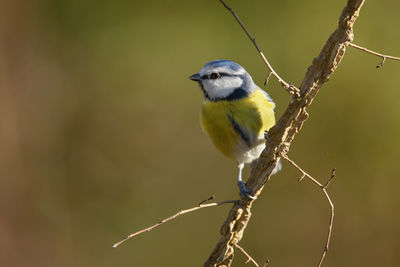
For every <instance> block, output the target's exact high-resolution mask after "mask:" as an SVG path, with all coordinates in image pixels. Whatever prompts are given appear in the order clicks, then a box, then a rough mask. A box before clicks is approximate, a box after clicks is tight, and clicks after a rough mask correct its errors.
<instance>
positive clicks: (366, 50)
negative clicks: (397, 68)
mask: <svg viewBox="0 0 400 267" xmlns="http://www.w3.org/2000/svg"><path fill="white" fill-rule="evenodd" d="M346 45H347V46H351V47H354V48H357V49H359V50H361V51H364V52H366V53H369V54H371V55H374V56H378V57H381V58H382V61H381V62H380V63H379V64H378V65H377V66H376V67H377V68H380V67H382V66H383V64H384V63H385V61H386V59H392V60H399V61H400V57H393V56H388V55H384V54H381V53H378V52H375V51H372V50H369V49H367V48H365V47H362V46H359V45H356V44H353V43H351V42H347V43H346Z"/></svg>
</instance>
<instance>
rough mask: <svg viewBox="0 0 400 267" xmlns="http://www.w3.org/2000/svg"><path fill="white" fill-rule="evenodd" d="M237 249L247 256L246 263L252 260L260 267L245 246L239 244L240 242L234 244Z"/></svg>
mask: <svg viewBox="0 0 400 267" xmlns="http://www.w3.org/2000/svg"><path fill="white" fill-rule="evenodd" d="M234 246H235V247H236V248H237V249H239V250H240V251H241V252H242V253H243V254H244V255H245V256H246V257H247V260H246V262H245V263H249V262H252V263H253V264H254V265H255V266H257V267H259V266H260V265H258V263H257V262H256V261H255V260H254V259H253V258H252V257H251V256H250V255H249V253H247V252H246V250H244V248H242V247H241V246H239V245H238V244H235V245H234Z"/></svg>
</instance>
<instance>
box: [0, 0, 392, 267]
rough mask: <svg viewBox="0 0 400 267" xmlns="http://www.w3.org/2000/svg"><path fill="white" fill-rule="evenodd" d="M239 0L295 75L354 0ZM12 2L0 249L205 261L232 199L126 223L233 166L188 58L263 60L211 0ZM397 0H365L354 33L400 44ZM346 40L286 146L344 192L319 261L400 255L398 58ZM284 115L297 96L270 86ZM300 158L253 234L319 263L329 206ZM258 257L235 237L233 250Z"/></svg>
mask: <svg viewBox="0 0 400 267" xmlns="http://www.w3.org/2000/svg"><path fill="white" fill-rule="evenodd" d="M229 3H230V4H231V5H232V7H234V8H235V9H236V11H237V12H238V13H239V15H240V17H241V18H242V20H243V21H244V22H245V24H246V25H247V27H248V29H249V30H250V31H251V32H252V34H253V35H254V36H255V37H256V38H257V41H258V43H259V44H260V46H261V47H262V49H263V51H264V52H265V54H266V56H267V58H268V59H269V60H270V62H271V63H272V65H273V66H274V67H275V69H276V70H277V71H278V72H279V74H280V75H281V76H282V77H284V78H285V79H286V80H287V81H288V82H290V83H293V84H295V85H299V84H300V82H301V80H302V78H303V76H304V74H305V71H306V68H307V67H308V66H309V64H310V63H311V61H312V59H313V57H315V56H316V55H317V54H318V53H319V51H320V49H321V47H322V46H323V44H324V43H325V41H326V39H327V38H328V36H329V34H330V33H331V32H332V31H333V30H334V29H335V28H336V24H337V20H338V17H339V14H340V12H341V10H342V8H343V7H344V5H345V1H344V0H341V1H316V0H304V1H290V0H279V1H278V0H274V1H239V0H232V1H229ZM1 6H2V8H1V9H0V38H1V39H0V265H1V266H40V267H46V266H60V267H62V266H76V267H78V266H98V267H102V266H119V267H123V266H201V265H202V264H203V262H204V261H205V259H206V258H207V257H208V255H209V253H210V252H211V250H212V248H213V247H214V245H215V243H216V241H217V240H218V238H219V227H220V225H221V223H222V222H223V220H224V219H225V217H226V214H227V212H228V210H229V208H230V207H229V206H222V207H218V208H209V209H205V210H202V211H199V212H196V213H193V214H190V215H185V216H183V217H179V218H178V219H176V220H175V221H173V222H171V223H168V224H165V225H163V226H161V227H159V228H158V229H156V230H154V231H152V232H150V233H146V234H144V235H142V236H139V237H137V238H136V239H134V240H131V241H129V242H127V243H126V244H124V245H122V246H121V247H119V248H117V249H112V248H111V245H112V244H113V243H114V242H116V241H118V240H119V239H121V238H122V237H124V236H125V235H126V234H128V233H130V232H134V231H136V230H139V229H141V228H144V227H145V226H148V225H150V224H152V223H155V222H157V221H158V220H160V219H162V218H164V217H166V216H169V215H171V214H173V213H175V212H176V211H178V210H180V209H183V208H189V207H191V206H193V205H196V204H197V203H198V202H199V201H201V200H203V199H205V198H207V197H209V196H210V195H215V196H216V199H217V200H226V199H235V198H237V197H238V194H237V187H236V173H237V170H236V166H235V164H234V163H233V162H231V161H230V160H229V159H227V158H225V157H223V156H222V155H221V154H219V152H217V151H216V150H215V149H214V147H213V146H212V144H211V142H210V141H209V139H208V137H207V136H206V135H205V134H204V133H203V132H202V131H201V129H200V126H199V123H198V113H199V109H200V105H201V101H202V95H201V92H200V90H199V88H198V86H197V85H196V84H194V83H193V82H191V81H190V80H189V79H188V76H189V75H191V74H193V73H195V72H197V71H198V70H199V69H200V68H201V66H202V65H203V64H204V63H205V62H207V61H210V60H213V59H221V58H225V59H232V60H235V61H237V62H239V63H240V64H242V65H243V66H244V67H245V68H246V69H247V70H248V71H249V72H250V73H252V75H253V78H254V80H255V81H256V82H257V83H258V84H259V85H262V83H263V80H264V78H265V76H266V73H267V72H266V68H265V66H264V65H263V63H262V61H261V59H260V58H259V56H258V54H257V53H256V51H255V49H254V48H253V47H252V45H251V43H250V42H249V40H248V39H247V37H246V36H245V35H244V33H243V32H242V30H241V29H240V28H239V26H238V25H237V24H236V22H235V21H234V20H233V18H232V17H231V14H229V13H228V12H227V11H226V10H225V9H224V8H223V7H222V6H221V5H220V3H218V1H216V0H207V1H128V0H116V1H99V0H96V1H93V0H85V1H81V0H69V1H61V0H36V1H28V0H13V1H7V0H6V1H2V5H1ZM399 10H400V2H399V1H397V0H385V1H368V0H367V1H366V3H365V5H364V7H363V8H362V11H361V15H360V18H359V20H357V22H356V27H355V36H356V38H355V43H357V44H360V45H363V46H366V47H368V48H370V49H375V50H378V51H381V52H383V53H387V54H393V55H400V48H399V47H400V46H399V44H400V35H399V30H398V28H399V26H400V19H399V17H398V11H399ZM379 62H380V59H379V58H377V57H374V56H371V55H368V54H365V53H362V52H360V51H358V50H354V49H352V48H349V49H348V50H347V52H346V56H345V58H344V60H343V61H342V64H341V65H340V67H339V69H338V70H337V71H336V72H335V73H334V75H333V76H332V78H331V80H330V82H329V83H327V84H326V85H325V86H324V87H323V88H322V89H321V91H320V94H319V95H318V96H317V98H316V100H315V101H314V103H313V105H312V106H311V107H310V109H309V113H310V115H311V116H310V118H309V119H308V121H307V122H306V123H305V125H304V127H303V130H302V131H301V132H300V133H299V134H298V136H297V137H296V139H295V141H294V143H293V146H292V148H291V151H290V157H291V158H292V159H294V160H295V161H296V162H297V163H298V164H300V165H301V166H302V167H303V168H304V169H305V170H307V171H308V172H309V173H311V174H312V175H314V176H315V177H317V178H318V179H320V180H321V181H325V180H326V179H327V178H328V177H329V175H330V170H331V169H332V168H334V167H335V168H337V178H336V180H335V181H334V182H333V183H332V184H331V186H330V188H329V192H330V193H331V197H332V199H333V200H334V203H335V205H336V217H335V224H334V233H333V237H332V245H331V250H330V252H329V253H328V256H327V258H326V263H325V264H324V266H398V260H396V257H397V256H398V253H399V252H400V231H399V227H400V217H399V212H400V208H399V201H400V195H399V192H398V190H399V187H400V180H399V175H400V170H399V158H400V157H399V156H400V155H399V150H400V142H399V136H400V121H399V112H400V105H399V99H400V90H399V88H400V75H399V73H400V62H394V61H387V62H386V63H385V65H384V67H383V68H381V69H376V68H375V66H376V65H377V64H378V63H379ZM265 89H266V90H267V91H268V92H269V93H270V95H271V96H272V97H273V99H274V100H275V102H276V103H277V108H276V113H277V116H280V114H282V112H283V111H284V109H285V107H286V105H287V103H288V100H289V97H288V95H287V94H286V92H285V91H284V90H282V88H280V86H279V85H278V83H277V82H276V81H275V80H274V79H271V81H270V83H269V84H268V85H267V86H266V87H265ZM298 177H299V173H298V172H297V171H296V170H294V169H293V168H292V167H291V166H289V165H288V164H287V163H284V167H283V170H282V171H281V172H280V173H279V174H277V175H276V176H274V177H273V179H272V180H271V181H270V182H269V183H268V184H267V186H266V187H265V190H264V192H263V194H262V196H260V197H259V200H258V201H257V202H256V203H255V204H254V209H253V218H252V220H251V223H250V225H249V227H248V228H247V230H246V233H245V237H244V239H243V241H242V242H241V244H242V246H243V247H244V248H246V249H247V250H248V252H249V253H251V255H253V256H254V257H255V258H256V259H257V260H258V261H259V262H261V261H263V260H266V259H267V258H268V259H270V260H271V263H270V264H271V266H275V267H278V266H313V265H314V266H315V265H316V263H317V261H318V259H319V256H320V253H321V251H322V248H323V244H324V240H325V238H326V230H327V225H328V219H329V208H328V205H327V202H326V199H325V198H324V196H323V194H322V193H321V192H320V191H319V190H318V189H317V188H316V187H315V186H314V185H312V184H311V183H309V182H308V181H304V182H302V183H298V182H297V178H298ZM244 260H245V258H244V257H243V256H242V255H241V254H240V253H237V254H236V258H235V262H234V264H233V266H242V265H243V264H244Z"/></svg>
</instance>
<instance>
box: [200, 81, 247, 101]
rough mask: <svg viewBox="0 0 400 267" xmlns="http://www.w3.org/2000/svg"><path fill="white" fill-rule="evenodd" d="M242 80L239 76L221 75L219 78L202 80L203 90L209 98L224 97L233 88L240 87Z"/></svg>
mask: <svg viewBox="0 0 400 267" xmlns="http://www.w3.org/2000/svg"><path fill="white" fill-rule="evenodd" d="M242 84H243V80H242V79H241V78H240V77H221V78H219V79H215V80H212V79H208V80H205V81H203V85H204V90H205V91H206V92H207V94H208V95H209V96H210V98H214V99H215V98H224V97H227V96H229V95H230V94H231V93H232V92H233V91H234V90H235V89H237V88H239V87H241V86H242Z"/></svg>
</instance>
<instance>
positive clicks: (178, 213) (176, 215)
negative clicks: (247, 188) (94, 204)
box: [112, 197, 238, 248]
mask: <svg viewBox="0 0 400 267" xmlns="http://www.w3.org/2000/svg"><path fill="white" fill-rule="evenodd" d="M211 199H213V197H210V198H208V199H206V200H203V201H201V202H200V203H199V204H198V206H196V207H193V208H190V209H186V210H181V211H179V212H177V213H175V214H174V215H172V216H170V217H168V218H165V219H163V220H161V221H159V222H158V223H156V224H153V225H152V226H149V227H147V228H145V229H143V230H140V231H137V232H135V233H133V234H130V235H128V236H127V237H125V238H124V239H122V240H121V241H118V242H117V243H115V244H114V245H113V246H112V247H113V248H116V247H118V246H119V245H121V244H122V243H124V242H125V241H127V240H129V239H131V238H132V237H135V236H137V235H140V234H143V233H146V232H150V231H151V230H153V229H154V228H156V227H158V226H160V225H161V224H163V223H166V222H168V221H170V220H172V219H175V218H176V217H178V216H180V215H182V214H185V213H190V212H192V211H196V210H199V209H203V208H209V207H216V206H220V205H223V204H229V203H236V202H238V200H227V201H221V202H214V203H209V204H204V203H205V202H206V201H208V200H211Z"/></svg>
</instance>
